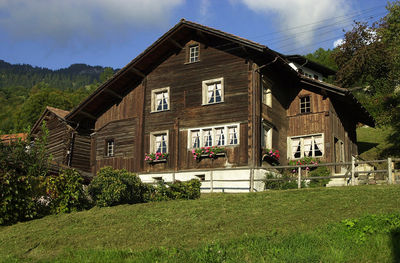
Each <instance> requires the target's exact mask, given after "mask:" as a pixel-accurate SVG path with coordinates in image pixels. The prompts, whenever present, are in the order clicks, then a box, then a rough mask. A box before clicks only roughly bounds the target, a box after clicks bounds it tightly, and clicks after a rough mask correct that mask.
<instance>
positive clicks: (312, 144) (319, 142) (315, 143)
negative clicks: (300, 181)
mask: <svg viewBox="0 0 400 263" xmlns="http://www.w3.org/2000/svg"><path fill="white" fill-rule="evenodd" d="M288 148H289V149H288V150H289V152H290V155H289V156H290V158H291V159H300V158H303V157H321V156H323V155H324V137H323V134H316V135H307V136H297V137H289V138H288Z"/></svg>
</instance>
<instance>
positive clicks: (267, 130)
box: [262, 122, 273, 149]
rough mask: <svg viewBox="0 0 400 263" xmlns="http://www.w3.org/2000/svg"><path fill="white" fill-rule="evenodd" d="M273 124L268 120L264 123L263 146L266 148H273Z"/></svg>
mask: <svg viewBox="0 0 400 263" xmlns="http://www.w3.org/2000/svg"><path fill="white" fill-rule="evenodd" d="M272 130H273V128H272V126H271V125H270V124H268V123H266V122H263V125H262V146H263V147H264V148H266V149H272Z"/></svg>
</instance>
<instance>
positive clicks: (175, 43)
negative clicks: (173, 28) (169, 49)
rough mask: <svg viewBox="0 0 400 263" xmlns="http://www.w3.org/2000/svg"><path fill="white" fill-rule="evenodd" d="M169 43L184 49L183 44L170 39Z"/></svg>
mask: <svg viewBox="0 0 400 263" xmlns="http://www.w3.org/2000/svg"><path fill="white" fill-rule="evenodd" d="M169 41H170V42H171V43H172V44H174V45H175V46H176V47H178V48H179V49H183V46H182V45H181V44H179V43H178V42H177V41H175V40H174V39H172V38H170V39H169Z"/></svg>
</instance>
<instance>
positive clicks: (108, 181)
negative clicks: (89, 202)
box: [88, 167, 148, 206]
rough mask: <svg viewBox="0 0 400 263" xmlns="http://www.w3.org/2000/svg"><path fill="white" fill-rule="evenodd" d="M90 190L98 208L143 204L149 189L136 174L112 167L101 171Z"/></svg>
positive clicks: (91, 184)
mask: <svg viewBox="0 0 400 263" xmlns="http://www.w3.org/2000/svg"><path fill="white" fill-rule="evenodd" d="M88 190H89V194H90V196H91V197H92V199H93V201H94V202H95V204H96V205H97V206H113V205H119V204H134V203H142V202H145V201H146V197H147V193H148V187H147V186H146V185H144V184H143V183H142V181H141V180H140V178H139V177H138V176H137V175H136V174H133V173H130V172H128V171H127V170H125V169H122V170H113V169H112V168H111V167H104V168H102V169H100V171H99V172H98V173H97V176H96V177H95V178H94V179H93V181H92V182H91V183H90V185H89V189H88Z"/></svg>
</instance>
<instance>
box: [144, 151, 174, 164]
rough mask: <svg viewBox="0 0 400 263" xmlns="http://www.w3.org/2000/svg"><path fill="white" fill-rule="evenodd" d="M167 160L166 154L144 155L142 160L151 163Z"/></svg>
mask: <svg viewBox="0 0 400 263" xmlns="http://www.w3.org/2000/svg"><path fill="white" fill-rule="evenodd" d="M167 158H168V153H160V152H156V153H145V154H144V160H145V161H146V162H153V161H158V160H166V159H167Z"/></svg>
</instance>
